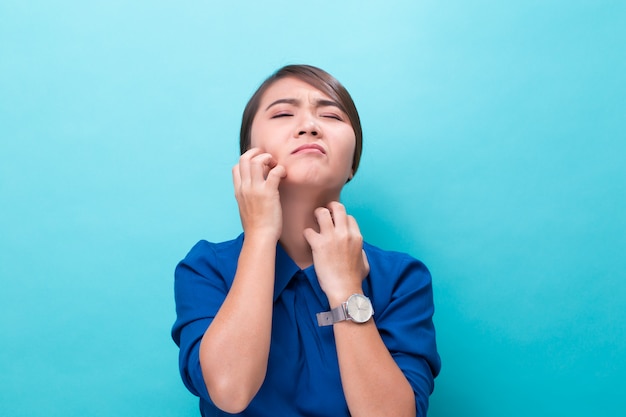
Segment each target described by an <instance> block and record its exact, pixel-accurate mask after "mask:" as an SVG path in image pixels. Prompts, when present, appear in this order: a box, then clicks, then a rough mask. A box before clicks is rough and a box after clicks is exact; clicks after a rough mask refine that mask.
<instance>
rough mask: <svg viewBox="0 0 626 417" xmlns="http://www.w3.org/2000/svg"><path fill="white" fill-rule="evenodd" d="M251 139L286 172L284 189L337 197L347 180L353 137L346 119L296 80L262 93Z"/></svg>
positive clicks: (328, 101)
mask: <svg viewBox="0 0 626 417" xmlns="http://www.w3.org/2000/svg"><path fill="white" fill-rule="evenodd" d="M250 136H251V146H252V147H258V148H261V149H263V150H264V151H265V152H268V153H270V154H272V156H273V157H274V158H275V159H276V160H277V161H278V163H279V164H280V165H282V166H284V167H285V169H286V171H287V176H286V177H285V178H284V179H283V183H284V184H294V185H295V184H297V185H311V186H316V185H317V186H321V187H326V188H328V189H331V190H336V191H337V192H338V191H340V190H341V188H342V187H343V185H344V184H345V183H346V181H347V180H348V179H349V178H351V177H352V159H353V157H354V149H355V146H356V137H355V134H354V130H353V129H352V126H351V124H350V121H349V120H348V117H347V115H346V114H345V113H344V112H343V111H341V110H340V108H339V106H338V105H337V103H336V102H335V101H333V100H332V99H331V98H330V97H328V96H327V95H326V94H324V93H322V92H321V91H320V90H318V89H316V88H315V87H313V86H311V85H309V84H307V83H305V82H304V81H300V80H299V79H297V78H282V79H280V80H278V81H276V82H275V83H274V84H272V85H271V86H270V87H269V88H268V89H267V90H266V91H265V93H264V94H263V97H262V99H261V102H260V106H259V110H258V111H257V114H256V115H255V117H254V120H253V122H252V129H251V135H250ZM283 183H281V184H283Z"/></svg>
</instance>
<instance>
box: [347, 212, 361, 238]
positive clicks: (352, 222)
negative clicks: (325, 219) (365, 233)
mask: <svg viewBox="0 0 626 417" xmlns="http://www.w3.org/2000/svg"><path fill="white" fill-rule="evenodd" d="M346 221H347V224H348V230H349V231H350V233H352V234H354V235H359V236H360V235H361V229H360V228H359V224H358V223H357V221H356V219H355V218H354V216H351V215H349V214H348V215H346Z"/></svg>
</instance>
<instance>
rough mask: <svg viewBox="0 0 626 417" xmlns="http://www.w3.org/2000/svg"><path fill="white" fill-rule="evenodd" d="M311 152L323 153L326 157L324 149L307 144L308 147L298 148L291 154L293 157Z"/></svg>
mask: <svg viewBox="0 0 626 417" xmlns="http://www.w3.org/2000/svg"><path fill="white" fill-rule="evenodd" d="M310 152H314V153H321V154H323V155H326V151H325V150H324V148H323V147H321V146H320V145H317V144H315V143H307V144H306V145H302V146H298V147H297V148H296V149H294V151H293V152H291V154H292V155H293V154H296V153H310Z"/></svg>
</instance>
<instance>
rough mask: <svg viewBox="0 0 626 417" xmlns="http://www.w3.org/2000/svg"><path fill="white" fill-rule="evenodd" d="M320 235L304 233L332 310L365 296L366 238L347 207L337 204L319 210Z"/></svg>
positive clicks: (366, 272)
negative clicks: (355, 295)
mask: <svg viewBox="0 0 626 417" xmlns="http://www.w3.org/2000/svg"><path fill="white" fill-rule="evenodd" d="M315 217H316V219H317V223H318V224H319V229H320V231H319V233H318V232H316V231H315V230H313V229H311V228H307V229H305V230H304V238H305V239H306V240H307V242H308V243H309V245H310V246H311V249H312V251H313V264H314V265H315V272H316V274H317V279H318V281H319V283H320V286H321V287H322V290H323V291H324V293H325V294H326V297H328V301H329V303H330V306H331V308H334V307H336V306H338V305H339V304H341V303H343V302H344V301H346V300H347V299H348V297H349V296H350V295H352V294H355V293H362V292H363V289H362V282H363V279H364V278H365V277H366V276H367V274H369V269H370V268H369V263H368V262H367V257H366V256H365V252H364V251H363V237H362V236H361V231H360V230H359V225H358V224H357V222H356V220H355V219H354V217H352V216H350V215H348V214H347V213H346V209H345V207H344V206H343V204H341V203H339V202H337V201H333V202H332V203H330V204H329V205H328V206H327V207H319V208H317V209H316V210H315Z"/></svg>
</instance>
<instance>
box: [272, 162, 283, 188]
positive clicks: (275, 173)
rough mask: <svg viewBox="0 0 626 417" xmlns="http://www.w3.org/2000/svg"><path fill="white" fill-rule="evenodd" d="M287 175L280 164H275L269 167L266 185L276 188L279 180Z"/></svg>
mask: <svg viewBox="0 0 626 417" xmlns="http://www.w3.org/2000/svg"><path fill="white" fill-rule="evenodd" d="M286 176H287V170H285V167H284V166H282V165H276V166H275V167H274V168H272V169H270V171H269V172H268V174H267V185H268V186H269V187H272V188H278V186H279V185H280V181H281V180H282V179H283V178H285V177H286Z"/></svg>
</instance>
